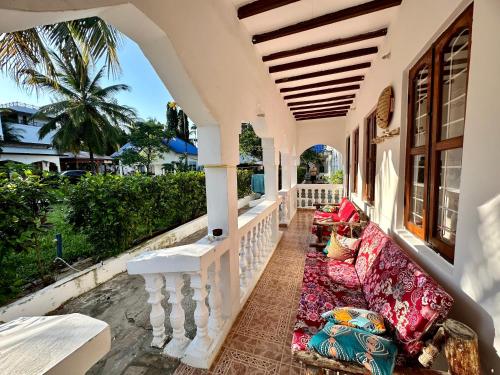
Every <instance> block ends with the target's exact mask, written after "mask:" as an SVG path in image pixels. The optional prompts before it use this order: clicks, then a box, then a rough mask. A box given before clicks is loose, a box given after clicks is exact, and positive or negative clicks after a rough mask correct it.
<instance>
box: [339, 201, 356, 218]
mask: <svg viewBox="0 0 500 375" xmlns="http://www.w3.org/2000/svg"><path fill="white" fill-rule="evenodd" d="M344 199H345V198H344ZM344 199H343V200H342V202H341V203H340V207H339V218H340V221H349V219H350V218H351V216H352V215H354V213H356V207H355V206H354V204H353V203H352V202H351V201H350V200H348V199H345V200H344Z"/></svg>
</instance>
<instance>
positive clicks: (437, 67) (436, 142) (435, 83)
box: [404, 4, 473, 263]
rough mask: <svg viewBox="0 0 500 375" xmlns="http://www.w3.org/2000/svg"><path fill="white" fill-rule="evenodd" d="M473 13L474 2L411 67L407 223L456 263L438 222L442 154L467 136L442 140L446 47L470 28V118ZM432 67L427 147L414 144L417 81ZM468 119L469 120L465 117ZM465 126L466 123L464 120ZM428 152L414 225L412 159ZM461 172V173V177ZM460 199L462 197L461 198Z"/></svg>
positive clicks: (405, 219)
mask: <svg viewBox="0 0 500 375" xmlns="http://www.w3.org/2000/svg"><path fill="white" fill-rule="evenodd" d="M472 16H473V4H471V5H469V6H468V7H467V9H466V10H465V11H464V12H463V13H462V14H461V15H459V16H458V17H457V18H456V19H455V20H454V21H453V23H452V24H451V25H450V26H449V27H448V28H447V29H446V30H445V31H444V32H443V33H442V34H441V35H440V36H439V37H438V38H437V40H436V41H435V42H434V43H433V44H432V46H431V47H430V48H429V50H427V51H426V52H425V54H424V55H423V56H422V57H421V58H420V59H419V60H418V61H417V63H415V65H414V66H413V67H412V68H411V69H410V71H409V75H408V82H409V83H408V113H407V135H406V160H405V168H406V170H405V194H404V195H405V198H404V225H405V227H406V229H408V230H409V231H410V232H411V233H413V234H414V235H416V236H417V237H419V238H421V239H422V240H424V241H426V243H428V244H429V245H430V246H431V247H432V248H433V249H434V250H435V251H437V252H438V253H440V254H441V255H442V256H443V257H445V258H446V259H447V260H448V261H450V262H451V263H453V260H454V255H455V244H451V243H447V242H445V241H443V240H441V239H440V238H439V236H438V234H437V232H438V228H437V222H438V213H439V186H440V177H441V176H440V172H441V166H440V155H441V152H443V151H448V150H454V149H463V138H464V137H463V135H461V136H457V137H454V138H448V139H445V140H440V139H439V137H440V136H441V134H440V132H441V127H442V126H441V122H442V107H443V104H442V103H443V76H444V74H443V67H444V52H445V48H446V47H447V46H448V45H449V44H450V42H451V41H452V40H453V38H454V37H455V36H456V35H458V34H459V33H460V32H462V31H463V30H464V29H468V30H469V40H468V56H467V77H466V82H465V92H464V93H465V104H464V105H465V108H464V119H466V116H467V114H466V108H467V90H468V82H469V73H470V56H471V47H472ZM426 64H427V66H428V67H429V81H428V86H427V90H428V100H427V105H428V107H427V109H428V117H427V133H426V136H425V141H426V143H425V146H419V147H413V145H412V140H413V134H414V125H415V124H414V117H415V116H414V111H415V100H414V82H415V77H416V75H417V73H418V72H419V71H420V70H421V69H422V68H423V67H424V66H426ZM464 121H465V120H464ZM464 127H465V123H464ZM418 155H424V157H425V163H424V195H423V199H424V202H423V211H422V227H421V228H420V227H418V226H416V225H414V224H413V223H412V222H411V221H410V207H411V202H410V200H411V188H412V179H413V165H412V158H413V157H414V156H418ZM461 172H462V171H460V176H461ZM459 202H460V199H459Z"/></svg>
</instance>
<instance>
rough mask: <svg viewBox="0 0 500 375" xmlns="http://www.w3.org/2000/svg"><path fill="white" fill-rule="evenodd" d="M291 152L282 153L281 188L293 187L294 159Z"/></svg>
mask: <svg viewBox="0 0 500 375" xmlns="http://www.w3.org/2000/svg"><path fill="white" fill-rule="evenodd" d="M290 156H291V155H290V154H289V153H284V152H282V153H281V188H282V189H283V190H289V189H290V188H291V187H292V169H293V164H294V163H293V161H292V159H291V157H290Z"/></svg>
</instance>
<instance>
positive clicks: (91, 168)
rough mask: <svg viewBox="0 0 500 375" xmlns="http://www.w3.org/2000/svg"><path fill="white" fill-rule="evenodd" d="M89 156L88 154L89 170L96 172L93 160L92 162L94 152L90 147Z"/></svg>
mask: <svg viewBox="0 0 500 375" xmlns="http://www.w3.org/2000/svg"><path fill="white" fill-rule="evenodd" d="M89 156H90V170H91V171H92V172H94V173H96V168H95V162H94V153H93V152H92V150H91V149H89Z"/></svg>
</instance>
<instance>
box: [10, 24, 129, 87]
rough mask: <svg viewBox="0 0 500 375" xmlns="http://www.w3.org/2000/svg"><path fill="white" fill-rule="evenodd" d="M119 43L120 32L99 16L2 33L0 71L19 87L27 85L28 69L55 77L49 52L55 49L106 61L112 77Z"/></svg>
mask: <svg viewBox="0 0 500 375" xmlns="http://www.w3.org/2000/svg"><path fill="white" fill-rule="evenodd" d="M120 42H121V36H120V33H119V32H118V31H117V30H116V29H115V28H114V27H112V26H110V25H108V24H106V23H105V22H104V21H103V20H102V19H100V18H98V17H90V18H83V19H79V20H74V21H67V22H61V23H57V24H54V25H45V26H39V27H35V28H31V29H27V30H22V31H15V32H11V33H4V34H0V71H1V72H3V73H7V74H9V75H10V76H11V77H12V78H14V79H15V80H16V82H18V83H20V84H25V83H26V79H27V78H28V75H27V71H29V70H34V69H37V70H38V71H39V72H42V73H44V74H47V75H49V76H51V77H54V74H55V73H56V68H55V66H54V64H53V61H52V59H51V56H50V51H51V50H55V51H57V52H59V53H62V52H64V53H65V54H66V55H68V56H71V55H78V54H79V52H80V51H86V53H88V56H89V57H90V59H91V60H92V61H94V62H95V61H97V60H100V59H102V58H103V59H105V64H106V66H107V68H108V72H111V73H113V74H115V73H117V72H118V71H119V69H120V66H119V63H118V55H117V48H118V45H119V44H120ZM27 88H31V87H30V86H27Z"/></svg>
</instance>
